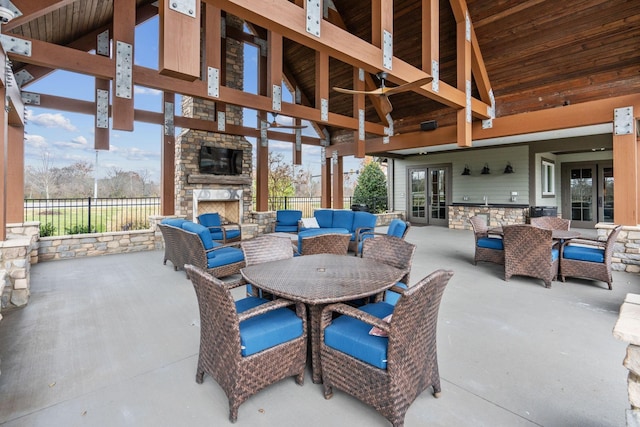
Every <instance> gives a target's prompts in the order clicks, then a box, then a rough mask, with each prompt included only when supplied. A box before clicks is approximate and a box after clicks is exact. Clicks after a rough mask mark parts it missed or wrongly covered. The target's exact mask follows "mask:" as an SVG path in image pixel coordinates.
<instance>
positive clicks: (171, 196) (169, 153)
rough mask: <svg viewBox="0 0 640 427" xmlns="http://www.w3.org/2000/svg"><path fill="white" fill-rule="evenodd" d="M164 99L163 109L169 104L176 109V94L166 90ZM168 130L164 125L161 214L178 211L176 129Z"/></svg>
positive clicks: (171, 213)
mask: <svg viewBox="0 0 640 427" xmlns="http://www.w3.org/2000/svg"><path fill="white" fill-rule="evenodd" d="M163 101H164V102H163V103H162V105H163V111H164V109H165V108H167V107H168V106H169V105H171V106H173V108H174V110H175V102H176V96H175V94H173V93H168V92H165V93H164V95H163ZM168 104H169V105H168ZM167 131H168V129H167V126H166V125H165V126H162V149H161V168H160V210H161V212H160V214H161V215H174V214H175V211H176V207H175V202H176V185H175V179H176V135H175V131H174V132H173V133H167Z"/></svg>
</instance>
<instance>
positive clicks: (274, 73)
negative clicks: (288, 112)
mask: <svg viewBox="0 0 640 427" xmlns="http://www.w3.org/2000/svg"><path fill="white" fill-rule="evenodd" d="M267 46H268V47H267V64H268V65H267V84H268V87H267V88H266V89H267V92H266V93H267V95H269V96H270V97H271V104H272V107H271V108H272V109H274V110H277V111H278V112H279V111H280V109H281V108H282V49H283V47H282V35H280V34H278V33H274V32H273V31H269V34H268V35H267ZM276 89H277V90H278V91H279V94H278V95H277V96H278V97H279V98H280V99H279V100H278V101H279V104H280V109H277V108H274V98H276V93H275V92H276Z"/></svg>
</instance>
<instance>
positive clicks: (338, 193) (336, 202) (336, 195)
mask: <svg viewBox="0 0 640 427" xmlns="http://www.w3.org/2000/svg"><path fill="white" fill-rule="evenodd" d="M343 159H344V157H342V156H338V160H337V162H336V163H333V159H332V160H331V163H332V165H333V208H334V209H342V208H343V206H344V201H343V199H344V191H343V187H344V175H343V170H344V167H343Z"/></svg>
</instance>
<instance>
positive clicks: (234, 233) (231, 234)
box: [209, 229, 240, 240]
mask: <svg viewBox="0 0 640 427" xmlns="http://www.w3.org/2000/svg"><path fill="white" fill-rule="evenodd" d="M209 231H210V233H211V239H212V240H223V234H222V230H220V231H211V229H209ZM237 237H240V230H227V240H230V239H235V238H237Z"/></svg>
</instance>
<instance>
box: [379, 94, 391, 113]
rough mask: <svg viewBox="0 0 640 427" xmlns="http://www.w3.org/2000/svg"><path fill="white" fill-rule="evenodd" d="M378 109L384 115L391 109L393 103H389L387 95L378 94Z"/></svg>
mask: <svg viewBox="0 0 640 427" xmlns="http://www.w3.org/2000/svg"><path fill="white" fill-rule="evenodd" d="M380 109H381V110H382V114H383V115H385V116H386V115H387V114H389V113H390V112H391V111H393V105H391V101H389V98H387V95H380Z"/></svg>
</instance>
